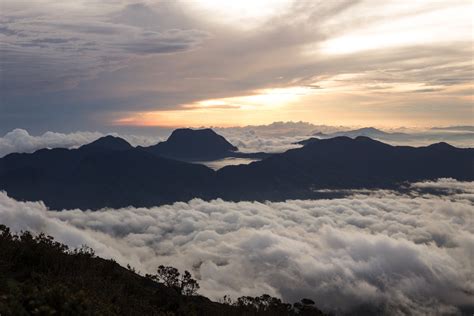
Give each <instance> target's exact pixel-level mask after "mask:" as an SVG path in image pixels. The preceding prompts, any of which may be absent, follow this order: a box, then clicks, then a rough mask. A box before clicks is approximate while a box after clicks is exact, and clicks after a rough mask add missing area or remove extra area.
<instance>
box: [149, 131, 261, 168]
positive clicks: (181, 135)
mask: <svg viewBox="0 0 474 316" xmlns="http://www.w3.org/2000/svg"><path fill="white" fill-rule="evenodd" d="M142 149H143V150H146V151H148V152H150V153H153V154H155V155H158V156H161V157H165V158H170V159H176V160H181V161H211V160H217V159H223V158H228V157H238V158H256V159H261V158H265V157H267V156H269V154H266V153H240V152H238V148H237V147H235V146H234V145H232V144H231V143H229V142H228V141H227V140H226V139H225V138H224V137H222V136H221V135H219V134H217V133H216V132H214V131H213V130H212V129H210V128H206V129H198V130H193V129H189V128H182V129H177V130H175V131H174V132H173V133H172V134H171V136H170V137H169V138H168V139H167V140H166V141H164V142H160V143H158V144H156V145H153V146H150V147H142Z"/></svg>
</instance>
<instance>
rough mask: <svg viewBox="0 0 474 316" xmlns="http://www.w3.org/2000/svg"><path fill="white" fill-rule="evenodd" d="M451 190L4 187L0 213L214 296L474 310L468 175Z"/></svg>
mask: <svg viewBox="0 0 474 316" xmlns="http://www.w3.org/2000/svg"><path fill="white" fill-rule="evenodd" d="M423 186H436V187H437V188H444V189H445V191H446V192H449V190H450V188H455V189H454V191H453V192H454V193H453V194H452V195H447V196H438V197H437V196H433V195H422V194H420V193H416V192H417V191H413V193H412V194H410V195H400V194H396V193H394V192H390V191H376V192H372V193H369V194H361V193H360V192H359V193H355V194H354V195H353V196H351V197H347V198H343V199H335V200H317V201H315V200H307V201H301V200H294V201H287V202H281V203H271V202H267V203H257V202H240V203H233V202H226V201H222V200H214V201H211V202H205V201H202V200H199V199H195V200H192V201H190V202H189V203H175V204H173V205H167V206H161V207H154V208H150V209H147V208H131V207H130V208H124V209H118V210H113V209H104V210H101V211H97V212H91V211H83V210H70V211H62V212H56V211H50V210H47V209H46V207H45V206H44V205H43V204H42V203H41V202H27V203H24V202H18V201H15V200H13V199H11V198H9V197H8V196H7V195H6V194H4V193H2V194H0V223H3V224H6V225H8V226H10V227H11V228H12V229H13V230H15V231H19V230H26V229H27V230H31V231H34V232H41V231H43V232H46V233H48V234H51V235H52V236H54V237H55V238H57V239H58V240H59V241H61V242H65V243H67V244H68V245H70V246H73V247H77V246H80V245H82V244H87V245H89V246H91V247H92V248H94V249H95V250H96V252H97V254H98V255H100V256H103V257H107V258H114V259H115V260H117V261H118V262H119V263H121V264H131V265H132V266H134V267H136V268H137V269H138V270H140V271H141V272H142V273H145V272H153V271H154V269H155V268H156V267H157V265H159V264H169V265H173V266H176V267H178V268H180V269H189V270H190V271H192V273H193V275H194V276H195V277H196V278H197V279H198V280H199V282H200V284H201V288H202V290H201V293H202V294H204V295H208V296H210V297H211V298H214V299H216V298H219V297H222V295H223V294H230V295H231V296H234V297H236V296H239V295H258V294H261V293H264V292H266V293H269V294H272V295H276V296H281V297H282V298H283V299H285V300H288V301H295V300H297V299H300V298H301V297H309V298H312V299H314V300H316V302H317V304H318V306H320V307H321V308H323V309H325V310H330V311H333V312H339V313H347V312H350V311H354V310H357V309H359V310H360V309H363V308H368V309H369V310H370V311H372V312H379V313H386V314H408V313H411V314H457V313H460V312H461V311H462V310H463V309H464V311H465V310H466V309H467V308H470V309H471V310H472V309H474V304H473V303H472V302H473V301H474V300H473V298H474V296H473V293H474V282H473V280H472V271H473V270H472V269H473V267H472V250H473V249H474V228H473V227H474V226H473V225H472V218H473V212H474V209H473V199H472V195H473V193H474V183H460V182H456V181H454V180H449V179H442V180H441V181H438V182H429V183H424V184H416V185H414V188H415V189H419V188H420V187H423Z"/></svg>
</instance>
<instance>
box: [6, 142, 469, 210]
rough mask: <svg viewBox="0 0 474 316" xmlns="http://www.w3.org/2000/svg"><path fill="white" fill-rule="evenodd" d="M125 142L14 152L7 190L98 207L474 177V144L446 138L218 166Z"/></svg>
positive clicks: (314, 193)
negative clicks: (422, 143)
mask: <svg viewBox="0 0 474 316" xmlns="http://www.w3.org/2000/svg"><path fill="white" fill-rule="evenodd" d="M124 142H125V141H123V140H119V139H116V138H110V137H108V138H105V139H99V140H97V141H96V142H94V143H92V144H89V145H85V146H82V147H80V148H79V149H72V150H67V149H51V150H48V149H43V150H39V151H37V152H35V153H33V154H10V155H8V156H6V157H4V158H2V159H0V189H2V190H5V191H7V193H8V194H9V195H10V196H12V197H14V198H16V199H20V200H43V201H44V202H45V203H46V205H48V206H50V207H52V208H54V209H62V208H77V207H79V208H92V209H97V208H101V207H115V208H116V207H122V206H129V205H133V206H153V205H160V204H164V203H172V202H175V201H187V200H189V199H192V198H194V197H198V198H203V199H212V198H218V197H220V198H225V199H230V200H284V199H290V198H317V197H319V196H320V193H318V190H319V189H351V188H354V189H357V188H398V187H399V186H400V185H401V184H402V183H403V182H406V181H419V180H430V179H437V178H441V177H451V178H455V179H458V180H470V181H472V180H474V170H473V164H474V149H461V148H455V147H452V146H450V145H448V144H446V143H438V144H433V145H431V146H427V147H407V146H390V145H387V144H384V143H382V142H379V141H375V140H372V139H370V138H367V137H357V138H355V139H351V138H348V137H336V138H331V139H325V140H316V141H313V142H311V143H309V144H307V145H306V146H304V147H302V148H298V149H292V150H289V151H287V152H285V153H282V154H275V155H272V156H270V157H268V158H266V159H263V160H261V161H257V162H253V163H251V164H249V165H239V166H227V167H224V168H222V169H219V170H218V171H213V170H211V169H209V168H207V167H205V166H202V165H198V164H191V163H186V162H180V161H176V160H171V159H167V158H163V157H160V156H157V155H156V154H153V153H150V152H149V150H147V149H144V148H133V147H132V148H129V147H128V146H126V144H124ZM125 143H126V142H125ZM222 144H224V145H225V143H222ZM226 147H227V148H229V149H230V148H231V147H229V146H226Z"/></svg>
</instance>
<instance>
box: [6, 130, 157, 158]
mask: <svg viewBox="0 0 474 316" xmlns="http://www.w3.org/2000/svg"><path fill="white" fill-rule="evenodd" d="M105 135H106V134H103V133H99V132H75V133H68V134H63V133H55V132H46V133H44V134H42V135H39V136H33V135H30V134H29V133H28V131H26V130H24V129H20V128H17V129H14V130H12V131H11V132H9V133H7V134H6V135H5V136H3V137H0V158H1V157H3V156H5V155H8V154H10V153H16V152H19V153H32V152H34V151H36V150H38V149H42V148H76V147H79V146H81V145H84V144H88V143H91V142H93V141H94V140H96V139H98V138H100V137H103V136H105ZM110 135H114V136H119V137H122V138H124V139H126V140H127V141H128V142H130V144H132V145H134V146H136V145H141V146H150V145H153V144H156V143H157V142H158V141H159V140H161V139H160V138H155V137H147V136H136V135H118V134H116V133H110Z"/></svg>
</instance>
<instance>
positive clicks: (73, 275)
mask: <svg viewBox="0 0 474 316" xmlns="http://www.w3.org/2000/svg"><path fill="white" fill-rule="evenodd" d="M0 249H1V254H0V315H2V316H4V315H168V316H171V315H322V313H321V312H320V311H319V310H318V309H317V308H316V307H314V302H313V301H312V300H309V299H303V300H302V301H301V303H296V304H294V305H293V306H292V305H290V304H286V303H283V302H281V300H280V299H278V298H275V297H271V296H269V295H262V296H260V297H247V296H245V297H241V298H239V299H237V300H236V301H235V302H233V301H232V300H231V299H230V298H228V297H227V296H225V297H224V298H223V300H222V301H221V302H219V303H218V302H212V301H211V300H209V299H207V298H206V297H203V296H199V295H197V291H198V289H199V284H198V282H197V281H196V280H194V279H193V278H192V276H191V274H190V273H189V272H188V271H185V272H184V273H183V274H182V275H181V274H180V273H179V271H178V270H177V269H176V268H173V267H165V266H159V267H158V269H157V273H156V274H155V275H146V276H145V277H143V276H140V275H139V274H137V273H136V272H135V271H134V270H133V269H132V268H131V267H130V266H128V268H124V267H121V266H120V265H118V264H117V263H116V262H115V261H113V260H105V259H102V258H99V257H96V256H95V254H94V252H93V251H92V249H90V248H88V247H82V248H81V249H74V250H71V249H69V248H68V247H67V246H66V245H63V244H61V243H59V242H56V241H54V239H53V238H52V237H50V236H46V235H44V234H40V235H37V236H33V235H32V234H31V233H29V232H23V233H21V234H19V235H15V234H12V233H11V232H10V230H9V228H7V227H5V226H4V225H0Z"/></svg>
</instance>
